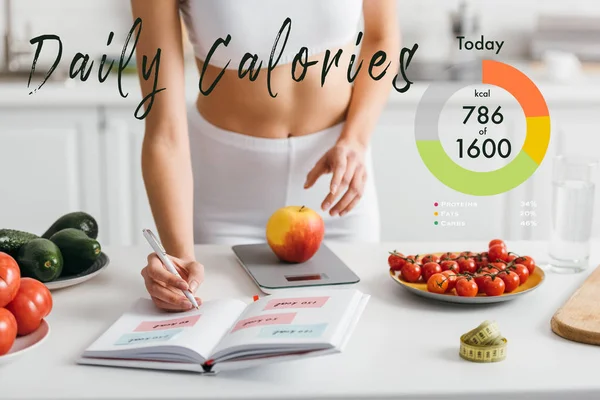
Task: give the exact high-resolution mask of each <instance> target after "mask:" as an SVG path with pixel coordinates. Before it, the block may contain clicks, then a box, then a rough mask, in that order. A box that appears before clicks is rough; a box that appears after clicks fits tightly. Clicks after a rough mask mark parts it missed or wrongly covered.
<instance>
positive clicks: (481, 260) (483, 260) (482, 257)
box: [475, 253, 490, 269]
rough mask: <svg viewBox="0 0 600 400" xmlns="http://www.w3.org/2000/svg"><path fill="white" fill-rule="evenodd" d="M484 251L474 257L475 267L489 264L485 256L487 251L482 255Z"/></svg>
mask: <svg viewBox="0 0 600 400" xmlns="http://www.w3.org/2000/svg"><path fill="white" fill-rule="evenodd" d="M483 254H484V253H481V254H480V255H478V256H477V258H476V259H475V266H476V267H477V269H479V268H485V267H487V266H488V265H489V263H490V261H489V260H488V258H487V253H485V255H483Z"/></svg>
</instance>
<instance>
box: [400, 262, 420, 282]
mask: <svg viewBox="0 0 600 400" xmlns="http://www.w3.org/2000/svg"><path fill="white" fill-rule="evenodd" d="M400 276H402V279H404V280H405V281H407V282H411V283H414V282H416V281H418V280H419V278H420V277H421V266H420V265H419V264H415V263H406V264H405V265H404V267H402V270H400Z"/></svg>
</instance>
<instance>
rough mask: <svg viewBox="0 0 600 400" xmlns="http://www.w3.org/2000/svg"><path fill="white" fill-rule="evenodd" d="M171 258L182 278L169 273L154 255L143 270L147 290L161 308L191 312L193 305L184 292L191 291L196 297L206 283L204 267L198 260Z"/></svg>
mask: <svg viewBox="0 0 600 400" xmlns="http://www.w3.org/2000/svg"><path fill="white" fill-rule="evenodd" d="M169 258H170V259H171V260H172V261H173V264H174V265H175V268H176V269H177V272H179V275H181V278H179V277H178V276H176V275H174V274H172V273H171V272H169V271H168V270H167V269H166V267H165V266H164V264H163V263H162V262H161V260H160V259H159V258H158V256H157V255H156V253H152V254H150V255H149V256H148V264H147V265H146V267H144V269H142V276H143V277H144V282H145V284H146V289H147V290H148V293H150V296H151V297H152V301H153V302H154V304H155V305H156V306H157V307H159V308H162V309H164V310H169V311H187V310H191V309H192V308H193V305H192V303H191V302H190V300H188V299H187V298H186V297H185V296H184V295H183V293H182V291H183V290H190V291H191V292H192V294H194V295H195V293H196V290H197V289H198V287H199V286H200V284H201V283H202V282H203V281H204V266H203V265H202V264H200V263H198V262H197V261H196V260H182V259H179V258H176V257H171V256H169ZM195 298H196V301H197V302H198V304H201V300H200V299H199V298H198V297H195Z"/></svg>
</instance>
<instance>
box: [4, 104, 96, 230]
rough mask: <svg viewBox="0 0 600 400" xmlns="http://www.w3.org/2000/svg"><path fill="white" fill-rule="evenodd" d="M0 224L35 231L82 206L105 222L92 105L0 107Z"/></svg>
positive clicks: (94, 113) (5, 226) (82, 208)
mask: <svg viewBox="0 0 600 400" xmlns="http://www.w3.org/2000/svg"><path fill="white" fill-rule="evenodd" d="M0 121H1V122H0V171H1V173H0V226H1V227H3V228H12V229H18V230H24V231H29V232H32V233H35V234H38V235H41V234H42V233H43V232H44V231H45V230H46V229H47V228H48V227H49V226H50V225H51V224H52V223H53V222H54V221H55V220H56V219H57V218H58V217H60V216H61V215H63V214H66V213H68V212H72V211H80V210H81V211H87V212H89V213H90V214H92V215H93V216H94V217H95V218H97V220H98V223H99V225H100V227H101V230H100V238H102V237H103V235H104V232H103V231H102V226H104V225H105V223H106V221H105V219H104V213H103V201H102V193H103V188H102V187H103V182H102V174H101V165H100V159H101V149H100V146H99V141H98V134H97V132H98V130H97V129H98V117H97V113H96V110H95V109H93V108H90V109H88V108H85V109H81V108H72V109H69V108H64V109H62V108H61V109H54V108H51V107H45V108H43V109H41V108H40V109H37V108H34V109H32V108H29V107H22V108H15V109H12V108H3V109H1V110H0Z"/></svg>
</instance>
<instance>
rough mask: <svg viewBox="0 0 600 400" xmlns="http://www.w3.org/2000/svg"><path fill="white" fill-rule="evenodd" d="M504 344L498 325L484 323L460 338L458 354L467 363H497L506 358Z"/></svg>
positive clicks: (488, 322) (504, 340) (505, 341)
mask: <svg viewBox="0 0 600 400" xmlns="http://www.w3.org/2000/svg"><path fill="white" fill-rule="evenodd" d="M506 343H507V340H506V338H504V337H502V334H501V333H500V328H498V324H496V323H495V322H492V321H484V322H482V323H481V324H480V325H479V326H478V327H477V328H475V329H473V330H471V331H469V332H467V333H465V334H464V335H462V336H461V337H460V350H459V354H460V356H461V357H462V358H464V359H465V360H468V361H473V362H482V363H485V362H498V361H502V360H504V359H505V358H506Z"/></svg>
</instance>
